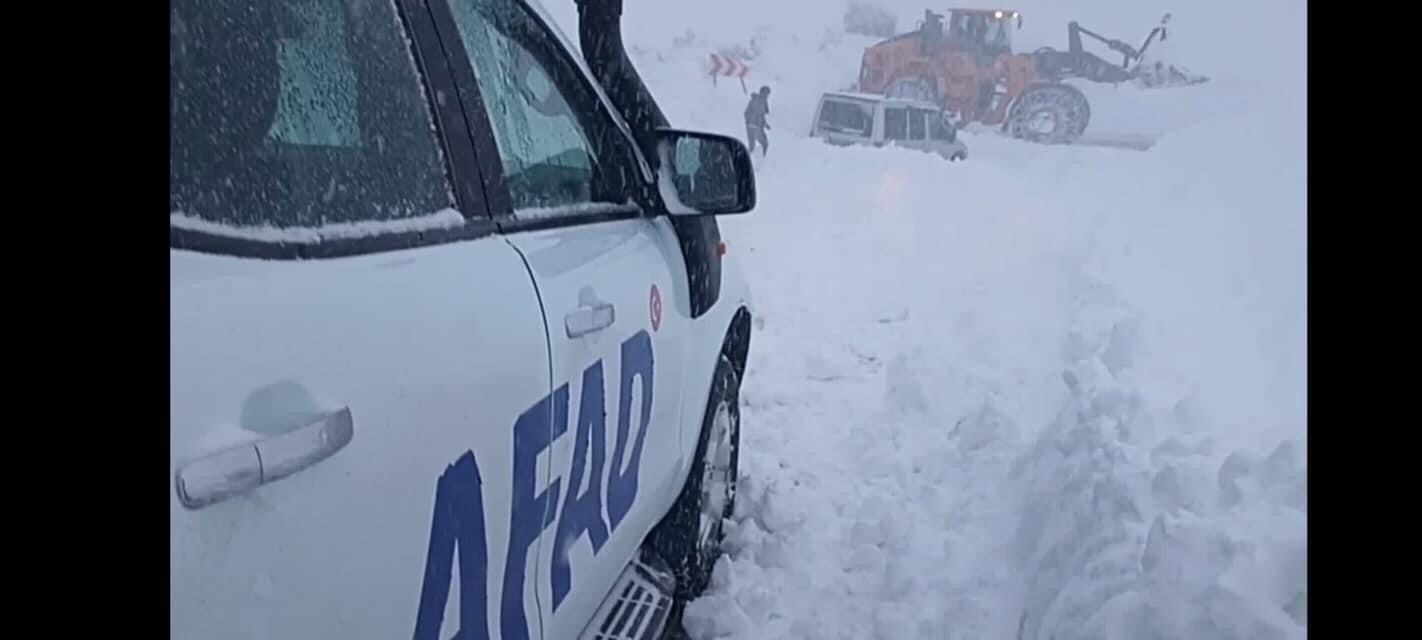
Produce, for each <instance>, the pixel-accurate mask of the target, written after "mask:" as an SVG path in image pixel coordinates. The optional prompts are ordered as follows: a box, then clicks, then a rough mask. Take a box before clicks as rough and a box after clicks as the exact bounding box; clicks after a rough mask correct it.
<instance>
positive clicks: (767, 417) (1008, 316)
mask: <svg viewBox="0 0 1422 640" xmlns="http://www.w3.org/2000/svg"><path fill="white" fill-rule="evenodd" d="M627 4H628V9H627V15H628V21H629V26H633V27H635V26H636V25H637V24H641V25H643V27H642V28H634V29H633V30H631V31H630V32H629V39H630V40H631V41H632V44H634V45H638V46H639V49H638V53H637V62H638V64H639V67H640V68H641V69H642V72H643V74H644V76H645V77H646V78H647V80H648V83H649V84H650V85H651V88H652V89H653V91H654V93H655V94H656V95H657V97H658V99H659V100H660V101H662V102H663V104H664V106H665V107H666V108H667V110H668V115H669V116H670V117H671V118H672V120H673V122H674V123H675V124H676V125H678V126H684V127H694V128H703V129H711V130H716V131H721V132H724V133H728V134H732V135H736V136H737V137H742V138H743V137H744V135H745V134H744V129H743V127H742V126H741V123H740V113H741V110H742V108H743V107H744V103H745V102H744V101H745V99H746V98H745V96H744V95H742V93H741V91H740V88H739V86H738V85H737V84H736V83H735V82H734V81H733V80H730V81H728V80H727V79H722V80H721V81H720V83H719V86H715V87H713V86H711V84H710V82H709V80H708V79H707V78H706V77H705V76H703V75H700V67H699V65H700V64H701V61H702V59H703V58H704V57H705V56H706V55H707V54H709V53H710V52H711V51H713V50H717V49H718V48H719V49H727V48H733V47H736V46H740V47H742V49H743V50H750V51H752V52H753V53H754V55H755V58H754V60H752V61H751V65H752V75H751V77H750V78H749V84H750V86H751V87H752V88H754V87H756V86H758V85H760V84H768V85H770V86H771V87H772V88H773V94H772V96H771V101H770V104H771V115H770V122H771V125H772V127H773V129H772V130H771V132H770V136H771V145H772V146H771V154H770V155H769V156H768V157H765V158H761V157H759V156H757V158H756V160H757V164H758V167H757V171H758V184H759V187H760V190H761V192H760V193H761V197H760V205H759V207H758V208H757V210H756V211H755V212H754V213H753V214H751V215H749V216H744V217H739V218H727V219H725V222H724V224H723V228H724V229H725V235H726V237H727V239H728V242H729V247H730V251H731V253H732V255H733V256H734V257H736V258H738V259H740V260H742V261H744V262H745V264H746V265H747V267H748V269H749V271H750V276H751V278H752V284H753V286H754V288H755V294H756V302H757V312H758V314H759V321H758V323H757V327H756V331H755V334H754V337H753V341H752V350H751V351H752V358H751V362H750V366H749V371H748V373H747V375H746V379H745V383H744V389H743V392H742V397H743V401H744V404H745V407H744V409H743V415H742V425H743V433H742V454H741V487H740V494H739V496H738V504H737V512H736V515H735V518H734V522H733V523H732V524H731V527H730V533H729V539H728V543H727V544H728V554H727V556H726V557H725V558H724V559H723V560H722V563H721V564H720V565H719V566H718V567H717V569H716V574H715V578H714V584H713V588H712V589H711V590H710V591H709V592H708V593H707V594H706V595H705V596H704V597H702V598H701V599H699V600H698V601H696V602H694V603H692V605H691V606H690V607H689V608H688V611H687V615H686V627H687V630H688V631H689V632H690V634H691V635H692V636H694V637H696V638H766V639H777V638H816V639H821V638H884V639H886V640H887V639H890V638H892V639H903V638H934V639H939V638H983V639H990V640H997V639H1005V638H1029V639H1034V640H1035V639H1041V640H1046V639H1047V638H1055V639H1057V640H1075V639H1082V640H1086V639H1100V640H1112V639H1121V640H1127V639H1149V638H1170V639H1175V638H1179V639H1182V640H1183V639H1191V640H1195V639H1212V638H1239V639H1246V638H1248V639H1270V638H1301V637H1306V635H1307V626H1306V624H1307V623H1306V613H1305V609H1306V603H1307V588H1306V572H1307V562H1306V551H1307V532H1306V525H1307V518H1308V517H1307V479H1306V471H1307V435H1306V430H1305V427H1306V422H1307V413H1306V409H1305V402H1304V394H1305V389H1306V371H1307V369H1306V359H1307V351H1306V347H1305V334H1306V329H1307V311H1306V304H1307V297H1306V293H1305V282H1306V280H1305V265H1304V263H1305V258H1306V254H1305V247H1304V244H1305V238H1306V235H1305V233H1306V232H1305V228H1306V227H1305V225H1306V221H1307V212H1306V201H1305V177H1306V166H1307V154H1306V146H1307V138H1306V132H1305V128H1304V123H1305V119H1306V110H1305V107H1304V103H1303V98H1302V96H1303V94H1304V91H1305V86H1304V85H1303V73H1304V70H1303V61H1304V55H1303V45H1304V42H1305V40H1304V35H1303V31H1302V30H1303V25H1304V21H1303V17H1302V16H1303V10H1302V8H1301V7H1300V8H1292V7H1290V6H1288V5H1286V4H1285V3H1282V2H1275V3H1272V4H1271V3H1264V4H1265V5H1269V6H1267V7H1263V8H1259V7H1255V8H1251V9H1249V10H1248V11H1246V12H1245V13H1248V14H1250V15H1253V14H1255V13H1270V14H1271V15H1272V16H1273V20H1274V21H1275V22H1273V24H1276V25H1282V26H1281V27H1280V29H1279V33H1278V34H1274V31H1273V30H1271V32H1270V33H1271V37H1272V35H1277V37H1278V39H1279V40H1278V41H1277V42H1262V43H1260V42H1254V41H1253V40H1251V38H1253V39H1254V40H1257V39H1258V35H1257V32H1254V31H1250V32H1249V33H1251V34H1254V35H1252V36H1249V37H1246V36H1245V35H1244V32H1242V31H1240V29H1239V25H1238V24H1237V22H1238V21H1243V22H1248V21H1249V19H1250V18H1249V16H1241V15H1237V14H1238V13H1239V11H1241V9H1239V8H1238V6H1237V5H1235V4H1233V3H1226V2H1222V1H1221V2H1216V3H1200V4H1206V5H1207V6H1206V7H1205V8H1194V7H1185V6H1180V7H1175V8H1174V10H1175V11H1176V12H1177V13H1178V14H1179V15H1178V16H1177V18H1176V22H1174V23H1172V24H1175V25H1177V30H1176V32H1175V33H1174V34H1173V35H1172V38H1173V40H1172V43H1173V44H1175V49H1173V51H1183V54H1184V55H1187V56H1192V57H1191V58H1189V59H1185V60H1181V61H1180V62H1181V63H1183V64H1185V65H1187V66H1189V67H1191V68H1192V69H1193V70H1195V71H1199V72H1201V73H1205V74H1207V75H1211V76H1214V77H1216V78H1218V79H1219V80H1218V81H1217V82H1214V83H1211V84H1208V85H1203V86H1201V87H1199V88H1196V89H1191V90H1172V91H1170V92H1168V93H1166V92H1162V93H1157V94H1144V93H1141V92H1139V91H1134V90H1127V89H1124V88H1122V89H1115V88H1110V87H1104V88H1103V87H1091V93H1090V98H1091V100H1092V101H1093V111H1094V112H1095V113H1097V114H1098V117H1097V119H1096V120H1094V121H1093V125H1092V127H1093V128H1095V129H1097V130H1102V129H1108V130H1119V129H1131V128H1132V127H1134V128H1135V129H1136V130H1147V131H1148V132H1149V133H1151V134H1152V135H1158V136H1161V139H1160V141H1159V143H1158V144H1157V145H1156V147H1155V148H1153V149H1152V150H1151V151H1149V152H1146V153H1141V152H1135V151H1126V150H1114V149H1095V148H1062V147H1057V148H1047V147H1040V146H1032V145H1027V144H1022V143H1017V142H1015V141H1011V140H1005V139H1000V138H995V137H988V136H972V135H965V136H964V138H965V140H966V142H967V143H968V145H969V146H970V149H971V154H972V155H971V158H970V160H969V161H968V162H965V163H957V164H948V163H945V162H940V161H938V160H936V159H934V158H931V157H929V156H925V155H921V154H916V153H913V152H908V151H898V150H892V149H862V148H848V149H846V148H832V147H828V146H826V145H823V144H820V143H818V142H816V141H814V140H811V139H808V138H806V133H807V132H808V129H809V125H810V123H809V119H810V115H811V113H812V110H813V107H814V103H815V100H816V99H817V97H818V95H819V93H820V92H821V91H824V90H828V89H837V88H843V86H845V85H847V84H848V83H849V82H851V81H852V80H853V78H854V75H855V73H857V70H858V59H859V54H860V51H862V48H863V47H864V46H865V45H867V44H869V43H870V42H872V40H871V39H867V38H861V37H858V36H850V35H846V34H842V33H837V30H838V28H839V20H840V16H841V9H842V7H839V6H838V5H837V3H808V2H804V3H769V2H756V3H751V2H742V1H740V0H736V1H731V2H722V3H715V4H714V6H713V5H712V4H710V3H692V2H673V1H672V0H657V1H656V2H652V0H628V2H627ZM884 4H887V5H889V6H891V7H894V8H896V9H898V10H899V11H900V14H901V17H900V21H899V26H900V30H903V29H905V28H910V27H912V25H913V20H914V19H915V18H916V17H918V16H921V14H922V9H923V6H922V5H921V4H919V3H912V2H901V1H899V0H894V1H893V2H886V3H884ZM1072 4H1073V7H1072V8H1071V10H1070V12H1071V15H1067V10H1066V9H1063V8H1062V7H1061V6H1060V5H1061V3H1048V2H1045V1H1040V2H1024V3H1019V4H1018V5H1017V6H1016V7H1014V8H1021V9H1022V10H1023V11H1024V13H1025V14H1026V24H1027V25H1032V28H1031V29H1030V30H1029V29H1027V28H1025V27H1024V32H1023V37H1024V38H1027V37H1028V36H1029V35H1030V36H1031V37H1035V38H1038V40H1035V41H1032V42H1029V43H1027V44H1026V45H1025V46H1019V50H1023V49H1025V50H1031V49H1032V48H1035V46H1040V45H1047V44H1050V45H1053V46H1057V47H1059V48H1061V47H1064V46H1065V43H1064V39H1065V30H1066V28H1065V21H1066V20H1067V19H1073V18H1074V19H1078V20H1080V21H1081V22H1082V23H1083V24H1084V25H1086V26H1088V27H1089V28H1092V29H1095V30H1099V31H1101V32H1103V33H1106V34H1107V35H1112V36H1115V37H1120V38H1122V39H1125V40H1128V41H1130V40H1135V39H1137V38H1138V37H1139V36H1142V35H1144V33H1145V31H1147V30H1148V29H1149V28H1150V27H1151V26H1153V24H1154V22H1155V21H1156V20H1158V19H1159V14H1160V13H1161V12H1163V10H1164V9H1168V8H1169V7H1165V8H1164V9H1161V10H1159V11H1158V10H1156V9H1157V8H1156V7H1154V6H1147V5H1150V3H1124V4H1122V5H1121V6H1117V5H1116V4H1112V3H1108V2H1104V1H1099V2H1083V3H1072ZM800 5H804V6H800ZM822 5H823V6H822ZM900 5H902V6H900ZM1078 5H1079V6H1078ZM1037 9H1040V13H1035V12H1034V11H1036V10H1037ZM1117 9H1119V10H1117ZM1275 9H1277V11H1275ZM1231 12H1234V13H1235V14H1236V15H1232V16H1231V15H1230V13H1231ZM1226 18H1228V20H1226ZM568 24H571V23H568ZM1187 25H1188V26H1189V31H1188V35H1187V30H1186V27H1187ZM1216 27H1218V28H1217V29H1216ZM1211 29H1216V30H1214V31H1211ZM1265 39H1266V40H1267V39H1268V38H1265ZM1187 43H1189V46H1191V47H1193V49H1187V48H1186V46H1187ZM1021 44H1022V40H1019V45H1021ZM752 45H753V46H752ZM1247 47H1259V48H1260V49H1259V51H1258V52H1255V51H1252V50H1247V49H1246V48H1247ZM1243 59H1253V60H1256V61H1260V62H1261V63H1263V64H1267V63H1269V62H1271V61H1273V62H1279V63H1281V64H1283V63H1285V62H1290V61H1292V63H1293V65H1294V67H1291V68H1288V69H1283V68H1272V69H1270V70H1268V71H1261V72H1260V73H1258V74H1257V77H1251V76H1250V75H1249V73H1250V72H1252V70H1250V69H1237V68H1226V67H1225V66H1224V64H1225V62H1227V61H1229V60H1243ZM1261 68H1267V67H1261ZM1143 104H1144V105H1155V108H1154V110H1153V111H1151V110H1150V109H1152V107H1149V106H1147V107H1145V108H1144V109H1145V110H1146V111H1142V109H1143V108H1142V107H1141V105H1143ZM1113 113H1115V114H1120V115H1117V116H1112V115H1111V114H1113ZM1133 118H1134V120H1132V119H1133Z"/></svg>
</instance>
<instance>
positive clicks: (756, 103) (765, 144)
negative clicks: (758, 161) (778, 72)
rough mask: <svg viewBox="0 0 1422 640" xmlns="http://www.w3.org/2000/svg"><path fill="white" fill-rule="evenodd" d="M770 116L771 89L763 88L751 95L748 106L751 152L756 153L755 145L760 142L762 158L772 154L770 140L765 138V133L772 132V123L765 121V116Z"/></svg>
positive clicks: (747, 120) (747, 123)
mask: <svg viewBox="0 0 1422 640" xmlns="http://www.w3.org/2000/svg"><path fill="white" fill-rule="evenodd" d="M769 114H770V87H761V88H760V91H757V92H755V93H753V94H751V99H750V104H747V105H746V138H747V139H749V140H750V150H751V152H752V153H754V152H755V143H756V141H757V140H758V141H760V146H761V151H760V155H761V157H764V156H765V154H767V153H769V152H770V139H769V138H767V137H766V136H765V132H766V131H769V130H770V123H769V122H766V121H765V116H767V115H769Z"/></svg>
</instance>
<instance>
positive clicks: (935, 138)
mask: <svg viewBox="0 0 1422 640" xmlns="http://www.w3.org/2000/svg"><path fill="white" fill-rule="evenodd" d="M810 137H813V138H820V139H823V140H824V141H825V142H827V143H829V144H833V145H837V146H849V145H866V146H874V147H882V146H884V145H892V146H896V147H903V148H905V149H915V150H918V151H926V152H929V153H935V154H938V155H939V156H942V157H943V158H945V159H947V160H949V161H958V160H965V159H967V157H968V146H967V145H965V144H963V141H961V140H959V139H958V130H957V128H956V127H954V126H953V124H952V123H951V122H949V121H948V119H947V118H945V117H944V115H943V109H942V108H940V107H939V106H938V105H935V104H933V103H932V102H925V101H922V100H916V99H912V98H888V97H885V96H880V95H873V94H865V93H851V92H844V91H830V92H827V93H825V94H824V95H822V96H820V104H819V106H817V107H816V108H815V119H814V124H813V125H811V127H810Z"/></svg>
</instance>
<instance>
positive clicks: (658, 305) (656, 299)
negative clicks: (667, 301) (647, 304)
mask: <svg viewBox="0 0 1422 640" xmlns="http://www.w3.org/2000/svg"><path fill="white" fill-rule="evenodd" d="M651 307H652V331H656V330H657V329H660V328H662V292H661V291H660V290H658V289H657V285H656V284H653V285H652V296H651Z"/></svg>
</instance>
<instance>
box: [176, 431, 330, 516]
mask: <svg viewBox="0 0 1422 640" xmlns="http://www.w3.org/2000/svg"><path fill="white" fill-rule="evenodd" d="M354 437H355V422H354V421H353V420H352V419H351V409H350V407H343V408H341V409H340V410H339V411H334V412H332V413H328V414H326V415H324V416H322V417H321V418H319V419H318V420H316V421H315V422H312V423H311V424H308V425H306V426H303V427H300V428H297V429H293V430H291V431H288V432H286V433H283V434H280V435H275V436H271V437H268V438H262V439H261V440H258V441H256V442H249V443H247V444H243V445H241V446H236V447H232V448H230V449H225V450H222V451H219V452H217V453H214V454H211V455H208V456H204V457H202V458H198V459H197V460H193V461H191V462H188V463H187V464H185V465H183V466H182V467H181V468H180V469H178V473H177V476H176V478H175V480H174V481H175V483H176V485H177V491H178V501H179V502H181V503H182V505H183V506H184V507H186V508H188V509H201V508H203V507H206V506H208V505H211V504H214V503H217V502H221V501H223V500H226V499H228V498H231V497H233V496H236V495H239V494H242V493H246V492H248V491H251V490H252V489H255V488H257V487H260V486H262V485H264V484H271V483H273V482H276V481H277V480H280V479H282V478H285V477H287V476H289V475H291V474H293V473H296V472H297V471H300V470H302V469H305V468H307V467H310V466H311V465H314V464H316V463H318V462H320V461H322V460H325V459H326V458H329V457H331V456H333V455H335V453H336V452H337V451H340V450H341V449H342V448H344V447H345V446H346V445H348V444H350V442H351V439H352V438H354Z"/></svg>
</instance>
